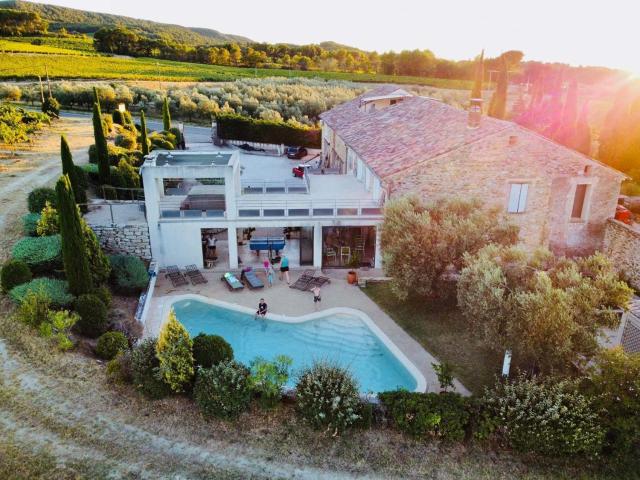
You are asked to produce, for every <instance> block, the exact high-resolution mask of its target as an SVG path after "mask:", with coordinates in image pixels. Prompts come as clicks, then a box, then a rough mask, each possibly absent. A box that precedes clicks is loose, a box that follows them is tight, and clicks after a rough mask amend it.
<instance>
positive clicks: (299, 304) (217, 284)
mask: <svg viewBox="0 0 640 480" xmlns="http://www.w3.org/2000/svg"><path fill="white" fill-rule="evenodd" d="M300 273H301V271H292V272H290V274H291V282H292V283H293V281H294V280H295V279H297V278H298V276H299V275H300ZM317 274H319V272H317ZM203 275H204V276H205V278H206V279H207V280H208V283H206V284H204V285H191V284H189V285H186V286H183V287H179V288H174V287H173V286H172V285H171V282H170V281H169V280H168V279H166V278H165V277H164V272H161V273H160V274H159V275H158V278H157V282H156V286H155V289H154V293H153V298H152V300H151V304H150V305H149V310H148V314H147V316H146V320H145V329H144V332H145V333H144V335H145V336H157V334H158V332H159V331H160V327H161V326H162V323H163V322H164V320H165V319H166V318H165V316H166V315H165V313H164V312H165V310H166V306H167V302H172V300H173V298H175V299H177V298H178V297H179V296H180V295H185V294H197V295H202V296H204V297H207V298H210V299H215V300H219V301H222V302H227V303H232V304H236V305H240V306H242V307H246V308H251V309H254V310H255V309H256V308H257V305H258V301H259V299H260V298H264V299H265V301H266V302H267V304H268V305H269V312H270V313H273V314H276V315H285V316H288V317H295V316H302V315H308V314H312V313H315V312H317V311H320V312H322V310H327V309H330V308H341V307H348V308H353V309H357V310H360V311H361V312H364V313H365V314H366V315H367V316H369V318H370V319H371V320H372V321H373V322H374V323H375V325H376V326H377V327H378V328H379V329H380V330H381V331H382V332H383V333H384V334H385V335H386V336H387V337H388V338H389V339H390V340H391V342H393V344H394V345H395V346H396V347H398V348H399V349H400V350H401V351H402V353H403V354H404V355H405V356H406V357H407V359H408V360H409V361H410V362H411V363H412V364H413V365H414V366H415V367H416V368H417V369H418V371H419V372H420V373H421V374H422V375H423V376H424V378H425V380H426V386H427V391H430V392H437V391H439V384H438V379H437V376H436V374H435V371H434V370H433V368H432V367H431V363H438V361H437V360H436V358H435V357H434V356H433V355H431V354H430V353H429V352H427V351H426V350H425V349H424V348H423V347H422V346H421V345H420V344H419V343H418V342H417V341H415V340H414V339H413V338H412V337H411V336H410V335H409V334H407V333H406V332H405V331H404V330H403V329H402V328H401V327H400V326H398V324H396V323H395V322H394V321H393V319H391V317H389V315H387V314H386V313H385V312H384V311H383V310H382V309H381V308H380V307H379V306H378V305H377V304H376V303H375V302H373V301H372V300H371V299H370V298H369V297H368V296H367V295H365V294H364V292H362V291H361V290H360V288H359V287H357V286H354V285H349V284H348V283H347V281H346V271H343V270H333V271H328V273H327V272H324V273H323V275H326V276H329V277H330V278H331V283H330V284H328V285H325V286H324V287H323V288H322V302H321V306H320V307H319V308H318V310H316V309H315V307H314V303H313V295H312V294H311V292H302V291H300V290H296V289H293V288H289V286H288V285H287V284H286V282H285V281H279V280H278V278H277V276H276V282H275V284H274V286H273V287H271V288H269V287H267V286H265V288H263V289H258V290H249V289H248V288H245V289H244V290H241V291H239V292H230V291H229V290H228V289H227V288H226V285H225V283H223V282H222V281H221V278H220V277H221V274H220V272H211V271H206V270H205V271H203ZM261 278H262V277H261ZM265 283H266V282H265ZM275 353H277V352H275ZM454 385H455V388H456V391H458V392H459V393H461V394H463V395H469V394H470V393H469V390H467V389H466V388H465V387H464V386H463V385H462V384H461V383H460V382H459V381H458V380H457V379H456V380H455V384H454Z"/></svg>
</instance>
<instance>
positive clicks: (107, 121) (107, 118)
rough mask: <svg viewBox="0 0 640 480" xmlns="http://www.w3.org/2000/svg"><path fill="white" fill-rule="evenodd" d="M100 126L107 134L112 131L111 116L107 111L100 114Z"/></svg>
mask: <svg viewBox="0 0 640 480" xmlns="http://www.w3.org/2000/svg"><path fill="white" fill-rule="evenodd" d="M102 128H103V129H104V131H105V133H106V134H107V135H108V134H110V133H111V132H113V117H112V116H111V115H109V114H108V113H103V114H102Z"/></svg>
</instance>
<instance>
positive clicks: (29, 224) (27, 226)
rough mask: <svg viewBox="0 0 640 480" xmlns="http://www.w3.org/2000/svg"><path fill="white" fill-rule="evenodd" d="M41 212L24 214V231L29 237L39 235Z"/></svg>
mask: <svg viewBox="0 0 640 480" xmlns="http://www.w3.org/2000/svg"><path fill="white" fill-rule="evenodd" d="M38 220H40V214H39V213H27V214H25V215H23V216H22V233H23V234H24V235H26V236H27V237H36V236H37V235H38V231H37V228H38Z"/></svg>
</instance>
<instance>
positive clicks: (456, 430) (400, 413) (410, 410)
mask: <svg viewBox="0 0 640 480" xmlns="http://www.w3.org/2000/svg"><path fill="white" fill-rule="evenodd" d="M378 398H379V399H380V402H382V404H383V405H384V406H385V408H386V409H387V415H388V416H389V417H390V418H391V419H392V420H393V422H394V424H395V425H396V426H397V427H398V429H400V430H401V431H403V432H405V433H408V434H409V435H411V436H413V437H415V438H419V439H424V438H427V437H439V438H442V439H445V440H453V441H461V440H463V439H464V436H465V431H466V428H467V425H468V424H469V418H470V415H469V410H468V408H467V401H466V399H465V398H464V397H462V396H461V395H460V394H458V393H454V392H442V393H419V392H407V391H403V390H398V391H394V392H383V393H381V394H380V395H379V396H378Z"/></svg>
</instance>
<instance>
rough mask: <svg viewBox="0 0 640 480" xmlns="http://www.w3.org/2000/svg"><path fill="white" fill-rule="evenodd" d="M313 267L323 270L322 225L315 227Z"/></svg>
mask: <svg viewBox="0 0 640 480" xmlns="http://www.w3.org/2000/svg"><path fill="white" fill-rule="evenodd" d="M313 267H314V268H322V225H320V223H316V224H315V225H314V226H313Z"/></svg>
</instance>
